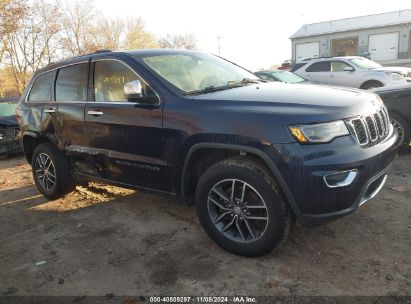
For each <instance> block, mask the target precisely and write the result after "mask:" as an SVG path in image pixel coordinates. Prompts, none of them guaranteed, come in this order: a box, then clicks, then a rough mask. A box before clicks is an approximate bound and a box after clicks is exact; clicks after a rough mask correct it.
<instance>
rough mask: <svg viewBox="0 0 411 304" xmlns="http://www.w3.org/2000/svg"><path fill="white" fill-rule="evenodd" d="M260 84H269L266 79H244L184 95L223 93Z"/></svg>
mask: <svg viewBox="0 0 411 304" xmlns="http://www.w3.org/2000/svg"><path fill="white" fill-rule="evenodd" d="M260 82H267V81H266V80H264V79H251V78H244V79H243V80H240V81H238V80H230V81H228V82H227V84H225V85H222V86H209V87H205V88H204V89H201V90H195V91H190V92H187V93H184V95H197V94H204V93H212V92H217V91H223V90H228V89H232V88H238V87H241V86H243V85H245V84H249V83H260Z"/></svg>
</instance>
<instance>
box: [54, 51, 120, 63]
mask: <svg viewBox="0 0 411 304" xmlns="http://www.w3.org/2000/svg"><path fill="white" fill-rule="evenodd" d="M109 52H112V50H108V49H107V50H106V49H102V50H97V51H94V52H91V53H86V54H79V55H76V56H72V57H67V58H63V59H61V60H57V61H53V62H50V63H49V64H47V65H46V67H48V66H50V65H53V64H56V63H60V62H63V61H66V60H69V59H75V58H79V57H83V56H89V55H93V54H104V53H109Z"/></svg>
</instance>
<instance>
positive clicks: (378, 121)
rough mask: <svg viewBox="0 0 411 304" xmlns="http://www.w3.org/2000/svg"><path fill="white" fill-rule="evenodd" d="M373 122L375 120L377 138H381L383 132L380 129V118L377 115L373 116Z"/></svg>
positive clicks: (381, 128)
mask: <svg viewBox="0 0 411 304" xmlns="http://www.w3.org/2000/svg"><path fill="white" fill-rule="evenodd" d="M374 120H375V124H376V125H377V130H378V136H380V137H381V136H383V135H384V130H383V127H382V122H381V117H380V114H379V113H375V114H374Z"/></svg>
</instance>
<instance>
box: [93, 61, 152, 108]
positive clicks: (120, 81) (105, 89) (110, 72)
mask: <svg viewBox="0 0 411 304" xmlns="http://www.w3.org/2000/svg"><path fill="white" fill-rule="evenodd" d="M134 80H139V81H140V82H141V85H142V91H143V96H151V97H153V96H155V93H154V91H153V90H152V89H151V88H150V87H149V86H148V85H147V84H145V82H144V81H143V80H142V79H140V77H138V76H137V74H136V73H135V72H134V71H132V70H131V69H130V68H129V67H128V66H126V65H125V64H123V63H121V62H119V61H115V60H102V61H96V62H95V65H94V94H95V100H96V101H127V98H126V96H125V94H124V85H125V84H126V83H128V82H131V81H134Z"/></svg>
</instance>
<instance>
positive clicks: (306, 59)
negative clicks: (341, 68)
mask: <svg viewBox="0 0 411 304" xmlns="http://www.w3.org/2000/svg"><path fill="white" fill-rule="evenodd" d="M326 58H334V56H321V57H312V58H305V59H303V60H301V61H308V60H313V59H326Z"/></svg>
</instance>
